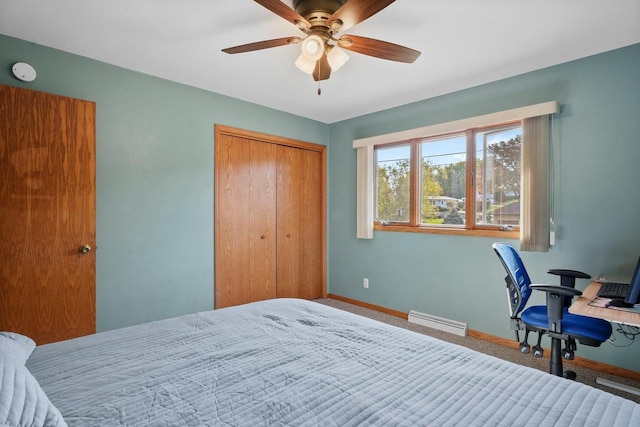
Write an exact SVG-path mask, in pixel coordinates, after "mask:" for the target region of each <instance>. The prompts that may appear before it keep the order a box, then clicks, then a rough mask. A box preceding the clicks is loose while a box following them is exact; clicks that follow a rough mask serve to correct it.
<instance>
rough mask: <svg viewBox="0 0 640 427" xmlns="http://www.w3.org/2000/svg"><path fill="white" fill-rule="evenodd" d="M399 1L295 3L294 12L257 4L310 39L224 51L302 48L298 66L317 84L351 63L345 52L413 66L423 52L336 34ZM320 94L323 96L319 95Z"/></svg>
mask: <svg viewBox="0 0 640 427" xmlns="http://www.w3.org/2000/svg"><path fill="white" fill-rule="evenodd" d="M394 1H395V0H293V9H292V8H290V7H289V6H287V5H286V4H284V3H283V2H282V1H280V0H255V2H256V3H258V4H260V5H262V6H264V7H265V8H267V9H269V10H270V11H271V12H273V13H275V14H276V15H278V16H280V17H282V18H284V19H286V20H287V21H289V22H291V23H292V24H294V25H295V26H296V27H298V28H299V29H300V30H301V31H302V32H303V33H305V35H306V36H303V37H302V38H301V37H295V36H293V37H282V38H278V39H273V40H264V41H260V42H255V43H248V44H243V45H240V46H234V47H229V48H226V49H222V51H223V52H226V53H231V54H233V53H244V52H252V51H254V50H261V49H268V48H272V47H277V46H284V45H289V44H298V43H300V44H301V46H302V53H301V54H300V56H299V57H298V59H297V60H296V63H295V64H296V66H297V67H298V68H300V69H301V70H302V71H304V72H306V73H307V74H311V75H312V76H313V79H314V80H315V81H320V80H326V79H328V78H329V76H330V75H331V71H336V70H338V68H340V67H341V66H342V65H344V63H345V62H347V60H348V59H349V57H348V55H347V54H346V53H345V51H344V49H346V50H349V51H352V52H357V53H361V54H363V55H369V56H374V57H376V58H381V59H388V60H390V61H398V62H406V63H412V62H413V61H415V60H416V59H417V58H418V56H420V52H418V51H417V50H413V49H410V48H408V47H404V46H400V45H397V44H393V43H389V42H385V41H382V40H376V39H370V38H367V37H360V36H354V35H348V34H344V35H341V36H340V37H338V38H337V36H336V34H337V33H339V32H342V31H344V30H346V29H348V28H351V27H353V26H354V25H356V24H358V23H360V22H362V21H364V20H365V19H368V18H370V17H371V16H373V15H375V14H376V13H378V12H380V11H381V10H382V9H384V8H385V7H387V6H389V5H390V4H391V3H393V2H394ZM318 93H320V92H318Z"/></svg>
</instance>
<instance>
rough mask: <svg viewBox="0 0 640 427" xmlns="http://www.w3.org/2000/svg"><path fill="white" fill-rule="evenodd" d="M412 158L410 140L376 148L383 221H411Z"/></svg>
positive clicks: (379, 199) (378, 204) (378, 211)
mask: <svg viewBox="0 0 640 427" xmlns="http://www.w3.org/2000/svg"><path fill="white" fill-rule="evenodd" d="M410 158H411V147H410V145H409V144H405V145H395V146H392V147H383V148H376V165H377V168H376V169H377V179H376V182H377V188H376V194H377V203H376V206H377V212H376V218H377V219H378V220H379V221H384V222H407V223H408V222H409V213H410V212H409V207H410V197H409V190H410V183H411V178H410V165H411V161H410Z"/></svg>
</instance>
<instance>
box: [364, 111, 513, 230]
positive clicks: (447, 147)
mask: <svg viewBox="0 0 640 427" xmlns="http://www.w3.org/2000/svg"><path fill="white" fill-rule="evenodd" d="M521 146H522V130H521V125H520V122H519V121H518V122H511V123H507V124H503V125H497V126H492V127H485V128H474V129H468V130H466V131H464V132H456V133H452V134H447V135H438V136H434V137H424V138H414V139H411V140H409V141H402V142H398V143H393V144H384V145H380V146H376V147H375V149H374V157H375V174H376V179H375V189H374V193H375V197H376V201H375V209H376V211H375V217H376V222H377V224H376V226H377V227H378V226H381V227H389V228H394V227H396V228H397V227H400V228H402V230H403V231H406V229H407V227H411V228H413V229H415V230H414V231H421V230H422V231H429V230H431V231H433V230H438V229H439V230H458V231H465V230H493V231H497V230H517V229H518V228H519V226H520V194H521V191H520V187H521V182H520V175H521V159H522V156H521Z"/></svg>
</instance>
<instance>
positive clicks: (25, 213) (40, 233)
mask: <svg viewBox="0 0 640 427" xmlns="http://www.w3.org/2000/svg"><path fill="white" fill-rule="evenodd" d="M0 189H1V190H0V330H6V331H14V332H18V333H22V334H24V335H27V336H29V337H31V338H33V339H34V340H35V341H36V343H37V344H39V345H40V344H45V343H49V342H53V341H60V340H64V339H68V338H73V337H77V336H82V335H87V334H91V333H95V329H96V326H95V323H96V308H95V274H96V273H95V251H94V250H89V248H88V247H91V249H93V248H94V247H95V104H94V103H93V102H89V101H83V100H78V99H72V98H66V97H62V96H56V95H50V94H45V93H40V92H35V91H30V90H26V89H19V88H15V87H9V86H0ZM84 245H88V247H87V249H85V252H86V251H88V253H82V252H81V250H80V249H81V248H82V247H83V246H84Z"/></svg>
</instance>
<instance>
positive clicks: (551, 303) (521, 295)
mask: <svg viewBox="0 0 640 427" xmlns="http://www.w3.org/2000/svg"><path fill="white" fill-rule="evenodd" d="M493 250H494V251H495V252H496V254H497V255H498V258H499V259H500V261H501V262H502V266H503V267H504V268H505V270H507V277H505V281H506V284H507V296H508V302H509V314H510V316H511V329H513V330H514V331H515V332H516V340H518V341H520V336H519V331H521V330H524V331H525V336H524V340H523V341H522V342H520V351H521V352H522V353H530V350H531V346H530V345H529V343H528V342H527V339H528V335H529V332H531V331H534V332H538V343H537V345H536V346H534V347H533V350H534V351H533V354H534V356H537V357H542V355H543V349H542V347H541V345H540V342H541V340H542V335H543V334H546V335H548V336H549V337H551V361H550V367H549V371H550V372H551V373H552V374H554V375H558V376H566V377H567V378H575V373H573V372H570V371H567V372H566V375H565V373H564V372H563V370H562V359H568V360H571V359H573V357H574V356H573V355H574V351H575V350H576V340H578V341H579V342H580V344H584V345H589V346H594V347H598V346H600V344H602V343H603V342H604V341H606V340H607V339H608V338H609V337H610V336H611V332H612V328H611V324H610V323H609V322H607V321H605V320H601V319H594V318H591V317H587V316H579V315H576V314H571V313H569V311H568V307H569V305H570V304H571V299H572V298H573V297H575V296H578V295H582V292H580V291H578V290H576V289H574V286H575V280H576V279H577V278H579V279H587V278H591V276H589V275H588V274H585V273H582V272H579V271H575V270H549V273H551V274H555V275H558V276H560V277H561V284H560V285H533V284H531V279H530V278H529V274H528V273H527V270H526V269H525V267H524V264H523V263H522V259H520V255H519V254H518V251H516V249H515V248H514V247H513V246H511V245H510V244H508V243H494V244H493ZM533 290H539V291H543V292H545V293H546V295H547V298H546V300H547V304H546V306H542V305H540V306H532V307H528V308H526V309H525V307H526V305H527V302H528V300H529V297H530V296H531V292H532V291H533ZM563 341H564V342H565V343H566V344H565V348H564V349H561V344H562V342H563Z"/></svg>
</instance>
